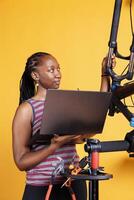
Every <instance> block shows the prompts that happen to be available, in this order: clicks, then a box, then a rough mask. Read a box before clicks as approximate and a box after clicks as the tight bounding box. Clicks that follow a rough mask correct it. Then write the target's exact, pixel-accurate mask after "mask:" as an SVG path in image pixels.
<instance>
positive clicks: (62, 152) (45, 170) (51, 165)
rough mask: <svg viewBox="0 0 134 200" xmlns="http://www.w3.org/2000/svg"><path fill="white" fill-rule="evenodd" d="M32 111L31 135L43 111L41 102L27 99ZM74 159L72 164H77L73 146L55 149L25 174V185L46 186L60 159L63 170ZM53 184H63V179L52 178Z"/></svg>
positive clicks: (35, 129)
mask: <svg viewBox="0 0 134 200" xmlns="http://www.w3.org/2000/svg"><path fill="white" fill-rule="evenodd" d="M27 102H28V103H29V104H30V105H31V107H32V110H33V120H32V134H33V135H34V134H35V133H36V132H37V131H38V130H39V129H40V127H41V121H42V116H43V110H44V103H45V101H43V100H35V99H29V100H28V101H27ZM45 147H46V146H44V145H42V146H39V147H37V148H36V149H34V151H38V150H39V149H41V148H45ZM73 158H74V163H75V164H76V163H78V161H79V156H78V154H77V152H76V147H75V145H72V144H71V145H64V146H62V147H60V148H59V149H57V150H56V151H55V152H54V153H53V154H52V155H50V156H48V157H47V158H45V159H44V160H42V162H41V163H39V164H38V165H36V166H35V167H33V168H32V169H30V170H28V171H27V172H26V183H27V184H29V185H35V186H47V185H49V184H50V182H51V177H52V174H53V172H54V170H55V169H56V167H57V166H58V165H59V163H60V161H61V159H62V161H63V162H64V166H65V168H66V167H67V166H68V165H69V164H70V163H71V161H72V159H73ZM53 181H54V182H53V184H57V183H63V182H64V179H63V177H62V176H60V175H59V174H58V175H57V176H56V177H55V178H54V180H53Z"/></svg>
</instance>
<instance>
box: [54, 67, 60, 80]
mask: <svg viewBox="0 0 134 200" xmlns="http://www.w3.org/2000/svg"><path fill="white" fill-rule="evenodd" d="M55 77H56V78H59V79H61V72H60V70H57V69H56V70H55Z"/></svg>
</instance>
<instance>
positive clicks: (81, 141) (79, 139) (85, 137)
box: [74, 133, 95, 144]
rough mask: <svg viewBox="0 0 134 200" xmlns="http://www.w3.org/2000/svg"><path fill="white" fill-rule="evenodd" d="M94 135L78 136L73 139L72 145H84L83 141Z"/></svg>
mask: <svg viewBox="0 0 134 200" xmlns="http://www.w3.org/2000/svg"><path fill="white" fill-rule="evenodd" d="M94 135H95V134H94V133H90V134H82V135H78V136H77V138H75V140H74V143H75V144H82V143H84V141H85V139H87V138H91V137H93V136H94Z"/></svg>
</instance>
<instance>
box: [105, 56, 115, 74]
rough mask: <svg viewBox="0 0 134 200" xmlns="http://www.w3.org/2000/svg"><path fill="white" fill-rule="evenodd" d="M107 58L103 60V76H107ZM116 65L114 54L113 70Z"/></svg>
mask: <svg viewBox="0 0 134 200" xmlns="http://www.w3.org/2000/svg"><path fill="white" fill-rule="evenodd" d="M107 59H108V58H107V57H105V58H103V61H102V75H103V74H106V73H107V72H106V67H107ZM115 65H116V59H115V55H114V54H113V56H112V68H114V67H115Z"/></svg>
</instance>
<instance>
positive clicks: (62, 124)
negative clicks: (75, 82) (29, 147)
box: [40, 90, 112, 136]
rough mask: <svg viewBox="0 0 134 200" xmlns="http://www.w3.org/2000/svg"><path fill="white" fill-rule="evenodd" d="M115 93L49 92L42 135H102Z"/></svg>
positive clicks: (41, 130)
mask: <svg viewBox="0 0 134 200" xmlns="http://www.w3.org/2000/svg"><path fill="white" fill-rule="evenodd" d="M111 96H112V93H110V92H98V91H72V90H48V91H47V95H46V100H45V106H44V113H43V118H42V124H41V129H40V135H44V136H45V135H46V136H47V135H48V136H52V135H54V134H58V135H69V134H76V135H77V134H86V133H88V134H90V133H102V130H103V126H104V122H105V119H106V114H107V111H108V107H109V104H110V100H111Z"/></svg>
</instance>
